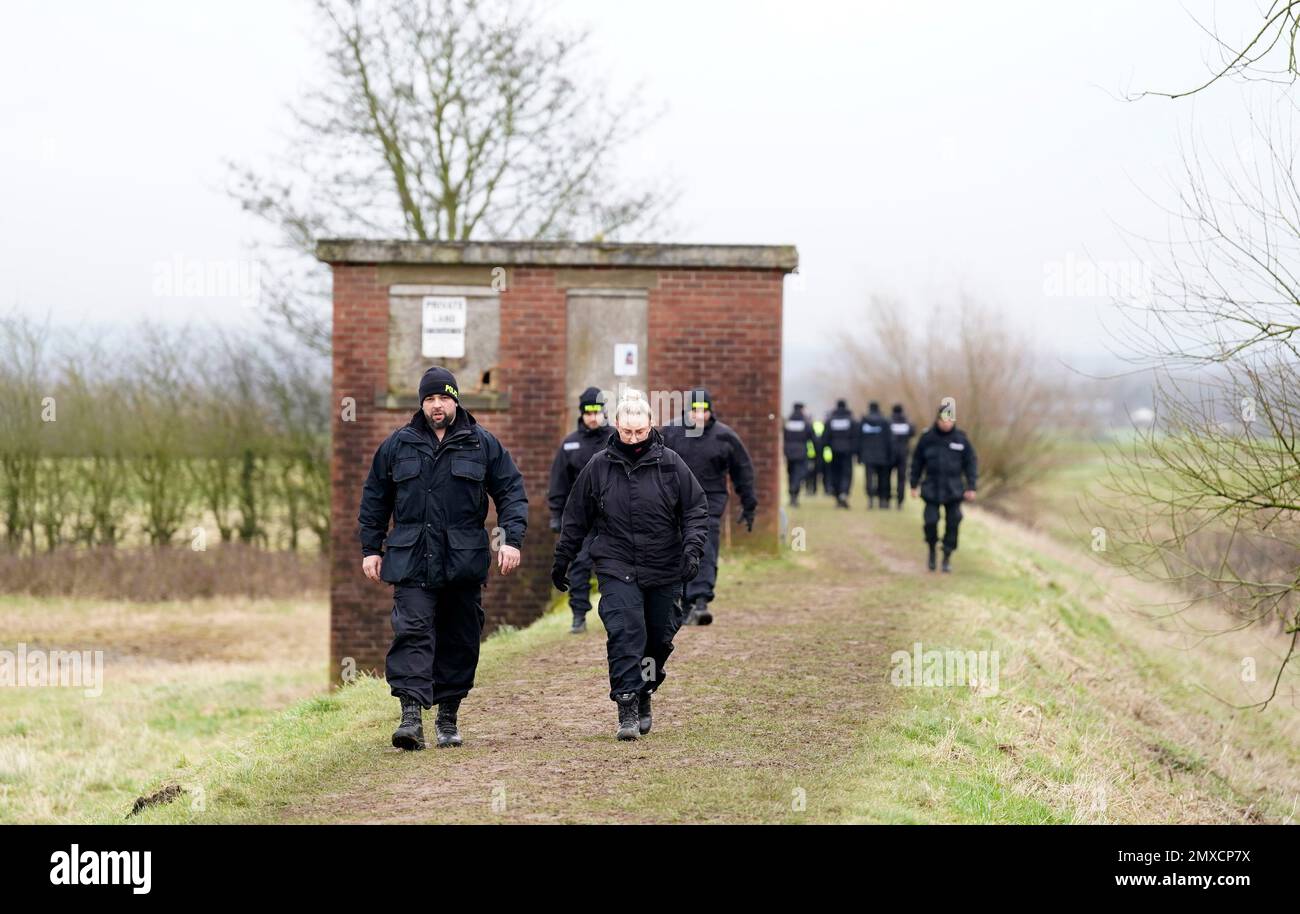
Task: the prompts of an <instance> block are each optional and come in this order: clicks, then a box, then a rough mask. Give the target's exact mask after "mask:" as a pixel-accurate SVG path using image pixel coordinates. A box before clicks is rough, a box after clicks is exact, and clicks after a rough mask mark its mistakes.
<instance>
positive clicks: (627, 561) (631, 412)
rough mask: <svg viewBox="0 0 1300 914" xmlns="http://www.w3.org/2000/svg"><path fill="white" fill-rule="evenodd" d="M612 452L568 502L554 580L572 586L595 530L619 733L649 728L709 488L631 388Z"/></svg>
mask: <svg viewBox="0 0 1300 914" xmlns="http://www.w3.org/2000/svg"><path fill="white" fill-rule="evenodd" d="M613 421H614V427H615V429H616V431H617V434H615V435H611V436H610V439H609V444H608V445H606V446H605V448H604V450H601V451H599V452H597V453H596V455H595V456H594V457H592V458H591V460H590V461H588V463H587V465H586V466H585V467H583V469H582V472H581V473H579V474H578V478H577V480H576V481H575V482H574V484H573V490H572V491H571V492H570V493H569V498H568V501H567V502H566V503H565V506H564V518H563V524H562V526H561V528H560V538H559V540H558V541H557V542H556V544H555V564H554V565H553V566H552V568H551V581H552V582H553V583H554V584H555V586H556V588H557V589H558V590H560V591H561V592H563V591H564V590H565V589H566V588H567V587H568V586H569V585H568V570H569V563H570V562H572V561H573V558H574V556H575V555H577V554H578V550H579V549H580V548H581V547H582V541H583V539H584V538H585V537H586V535H587V532H588V531H589V530H591V529H592V528H594V529H595V531H596V535H595V537H594V538H593V539H592V540H591V544H590V546H589V549H588V551H589V553H590V555H591V560H592V563H593V564H594V566H595V569H596V579H597V581H598V582H599V584H600V604H599V606H598V607H597V611H598V612H599V613H600V620H601V622H603V623H604V624H605V632H606V636H607V640H606V653H607V655H608V657H609V684H610V693H609V697H610V698H611V699H613V700H614V701H615V702H616V703H617V704H618V732H617V734H616V735H617V737H618V738H619V739H636V738H637V736H638V735H640V734H645V733H649V732H650V724H651V717H650V694H651V693H652V692H654V691H655V690H656V689H657V688H659V686H660V685H661V684H662V683H663V681H664V678H665V675H664V664H665V663H666V662H667V660H668V655H669V654H671V653H672V650H673V635H675V634H676V633H677V629H678V628H679V627H680V625H681V619H680V617H679V616H678V614H677V603H678V598H679V597H680V596H681V591H682V585H683V583H684V582H686V581H689V580H690V579H691V578H693V577H695V574H696V572H698V571H699V568H700V556H701V555H702V554H703V552H704V543H705V540H706V538H707V537H708V529H709V507H708V501H707V499H706V498H705V496H704V490H703V489H702V488H700V484H699V482H698V481H696V479H695V477H694V476H693V475H692V474H691V471H690V470H689V469H688V468H687V466H686V464H685V463H684V462H683V461H682V459H681V458H680V457H679V456H678V455H677V453H676V452H675V451H673V450H672V449H671V448H667V447H665V446H664V443H663V437H662V436H661V435H660V434H659V432H658V431H657V430H656V429H655V428H653V426H652V425H651V422H650V405H649V403H647V402H646V400H645V398H644V396H643V395H642V394H641V393H640V392H639V391H635V390H632V391H628V392H627V393H626V394H624V396H623V398H622V399H620V400H619V403H618V406H617V407H616V408H615V410H614V417H613Z"/></svg>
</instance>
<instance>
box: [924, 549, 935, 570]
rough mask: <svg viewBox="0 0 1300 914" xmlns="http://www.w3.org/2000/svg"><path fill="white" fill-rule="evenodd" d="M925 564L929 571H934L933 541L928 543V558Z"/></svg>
mask: <svg viewBox="0 0 1300 914" xmlns="http://www.w3.org/2000/svg"><path fill="white" fill-rule="evenodd" d="M925 564H926V566H927V567H929V569H930V570H931V571H934V543H931V544H930V560H929V561H928V562H926V563H925Z"/></svg>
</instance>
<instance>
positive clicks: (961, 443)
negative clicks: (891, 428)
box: [911, 398, 977, 572]
mask: <svg viewBox="0 0 1300 914" xmlns="http://www.w3.org/2000/svg"><path fill="white" fill-rule="evenodd" d="M956 420H957V414H956V407H955V406H954V405H953V402H952V400H951V399H950V398H949V399H945V400H944V402H943V404H942V405H940V407H939V414H938V416H937V417H936V418H935V421H934V425H933V426H931V427H930V428H929V429H927V430H926V432H925V434H923V435H921V439H920V440H919V441H917V442H916V450H915V451H914V452H913V454H912V472H911V484H912V497H913V498H916V496H917V486H918V485H920V486H921V490H920V495H921V498H923V499H925V511H924V524H925V525H924V530H925V541H926V543H927V544H929V547H930V561H929V568H930V570H931V571H934V549H935V544H936V542H937V541H938V533H937V531H938V527H939V506H940V505H942V506H943V514H944V516H943V570H944V571H945V572H947V571H952V566H951V565H950V564H949V556H951V555H952V553H953V552H955V551H956V550H957V525H958V524H960V523H961V503H962V501H963V500H964V501H973V500H974V499H975V482H976V473H977V469H976V466H977V465H976V462H975V448H974V447H972V446H971V443H970V439H968V438H967V437H966V433H965V432H963V431H962V430H961V429H959V428H958V427H957V421H956ZM922 480H924V482H922Z"/></svg>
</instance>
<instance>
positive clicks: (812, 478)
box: [804, 457, 826, 495]
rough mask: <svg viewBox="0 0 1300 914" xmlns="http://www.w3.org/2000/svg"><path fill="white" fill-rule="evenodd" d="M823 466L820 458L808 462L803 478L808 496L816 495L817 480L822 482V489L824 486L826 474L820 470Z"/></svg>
mask: <svg viewBox="0 0 1300 914" xmlns="http://www.w3.org/2000/svg"><path fill="white" fill-rule="evenodd" d="M823 466H825V464H823V463H822V459H821V458H820V457H815V458H813V459H811V460H809V461H808V470H807V476H805V477H804V484H805V486H806V488H807V491H808V494H809V495H816V494H817V480H818V479H820V480H821V481H822V486H823V487H825V485H826V479H825V476H826V474H825V471H824V470H822V467H823Z"/></svg>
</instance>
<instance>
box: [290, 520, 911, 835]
mask: <svg viewBox="0 0 1300 914" xmlns="http://www.w3.org/2000/svg"><path fill="white" fill-rule="evenodd" d="M792 523H794V524H803V525H805V527H806V529H807V530H808V548H807V551H806V552H803V553H788V554H787V555H788V556H789V558H788V560H787V561H784V562H779V563H776V564H775V565H771V564H769V565H766V566H764V565H762V564H755V565H751V566H747V565H745V564H744V563H737V562H729V563H727V564H725V565H724V567H723V570H722V574H721V576H720V581H719V589H718V597H717V600H716V601H715V604H714V607H715V618H716V621H715V623H714V624H713V625H712V626H708V627H705V628H695V627H692V628H686V629H683V630H682V631H681V632H680V633H679V634H678V635H677V638H676V650H675V652H674V654H673V657H672V659H671V660H670V661H669V664H668V677H669V678H668V680H667V682H666V683H665V685H664V686H663V688H662V689H661V690H660V692H659V693H657V695H656V697H655V724H654V730H653V732H652V733H650V734H649V735H648V736H647V737H644V738H642V739H641V740H638V741H636V742H631V743H618V742H617V741H615V740H614V738H613V731H614V728H615V709H614V705H613V703H612V702H610V701H609V698H608V679H607V677H606V671H605V670H606V668H605V654H604V632H603V629H602V628H601V627H600V623H599V619H598V617H597V614H596V613H595V612H592V613H591V615H590V617H589V624H588V628H589V631H588V633H587V634H586V635H584V636H568V635H564V636H563V637H559V638H551V639H549V641H547V642H546V644H545V645H544V646H543V647H542V648H540V649H535V650H532V651H529V652H527V653H525V654H523V655H522V656H520V657H514V658H511V659H510V662H508V663H500V664H493V665H490V666H489V667H488V668H487V669H482V668H481V669H480V675H479V680H478V684H477V686H476V688H475V689H474V691H473V693H472V694H471V695H470V697H469V699H467V700H466V702H465V703H464V705H463V706H462V711H461V731H462V734H463V735H464V737H465V745H464V746H463V747H462V748H460V749H458V750H441V751H439V750H433V749H430V750H428V751H425V752H419V753H399V752H397V751H396V750H389V749H381V748H380V747H378V746H376V747H375V751H377V752H384V753H385V755H386V757H385V759H384V760H383V761H384V764H380V765H378V766H372V767H371V769H370V772H369V773H368V774H366V775H363V776H362V778H361V779H360V780H357V781H354V782H351V783H349V784H347V785H346V786H345V787H344V789H342V790H339V791H336V792H331V793H328V794H326V795H325V796H323V797H318V798H316V800H315V801H314V802H313V803H312V805H311V807H310V808H301V807H296V808H291V809H289V810H288V811H287V812H286V814H285V816H284V818H285V820H287V821H336V822H337V821H344V822H430V821H433V822H503V821H504V822H563V821H596V822H600V821H607V822H619V821H771V820H773V819H775V820H780V819H782V818H783V817H784V816H785V814H786V812H787V810H789V809H790V808H791V800H790V797H791V795H792V791H797V790H799V789H800V788H799V785H800V784H801V783H808V782H810V781H814V780H816V778H817V777H818V776H819V775H820V776H824V775H825V773H826V771H827V770H828V769H832V770H833V768H834V763H835V761H836V760H837V759H839V758H845V757H847V755H848V754H849V753H851V752H853V751H855V749H857V748H858V747H859V746H860V744H861V732H862V730H863V728H864V727H868V726H871V723H872V721H873V720H875V719H877V718H879V717H880V716H882V715H883V714H884V713H885V711H886V709H887V707H888V705H889V703H890V702H891V701H893V700H895V696H894V695H893V694H891V693H892V692H893V690H892V689H891V688H890V686H889V685H888V683H887V681H886V677H885V676H884V675H882V673H883V672H884V671H887V669H888V656H889V653H890V652H891V651H892V650H894V649H895V648H896V647H897V645H898V644H900V643H908V637H909V636H908V634H907V632H906V631H904V630H903V629H905V628H908V627H909V624H911V623H916V622H917V619H916V618H914V617H915V616H916V615H917V613H916V611H915V610H911V609H908V608H906V607H902V606H899V605H898V601H897V600H896V599H895V600H893V601H892V604H893V605H890V603H891V601H887V600H880V599H878V597H877V596H874V595H878V594H879V593H880V592H881V588H880V587H878V586H877V585H880V584H882V583H885V582H886V581H888V580H891V579H893V580H897V577H898V576H900V573H906V572H916V573H921V572H922V567H921V563H920V561H919V560H917V561H913V560H912V558H911V557H900V556H897V555H895V554H893V553H892V552H888V551H886V552H885V554H884V556H883V557H882V558H881V559H872V558H869V557H868V555H869V551H868V549H866V548H864V541H865V540H866V539H867V537H868V536H869V535H870V534H869V530H870V526H869V525H870V520H869V517H868V516H867V512H866V511H865V510H863V508H862V506H861V505H860V504H859V505H858V506H856V510H854V511H852V512H844V511H836V510H835V509H834V508H833V507H831V506H830V504H829V503H828V502H827V501H826V500H824V499H817V500H815V501H814V502H813V503H812V504H810V505H807V506H806V507H802V508H800V509H798V510H796V511H795V512H794V513H793V517H792ZM871 539H872V540H874V539H875V538H874V537H871ZM881 545H882V546H884V545H885V544H883V543H882V544H881ZM814 585H815V586H814ZM812 593H816V594H817V603H816V605H811V604H810V603H809V602H808V595H809V594H812ZM394 707H396V706H395V704H394ZM431 717H432V715H431V714H430V715H428V717H427V719H426V732H427V733H428V734H429V735H430V737H431V735H432V720H431ZM383 739H384V741H385V742H386V740H387V733H386V732H385V734H383ZM358 767H360V768H362V769H364V768H365V766H358ZM824 817H825V818H833V817H834V814H833V811H832V810H822V811H821V815H819V816H816V817H815V818H818V819H821V818H824Z"/></svg>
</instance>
